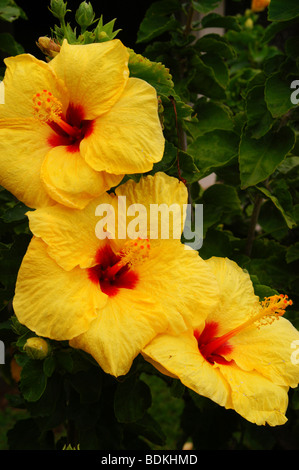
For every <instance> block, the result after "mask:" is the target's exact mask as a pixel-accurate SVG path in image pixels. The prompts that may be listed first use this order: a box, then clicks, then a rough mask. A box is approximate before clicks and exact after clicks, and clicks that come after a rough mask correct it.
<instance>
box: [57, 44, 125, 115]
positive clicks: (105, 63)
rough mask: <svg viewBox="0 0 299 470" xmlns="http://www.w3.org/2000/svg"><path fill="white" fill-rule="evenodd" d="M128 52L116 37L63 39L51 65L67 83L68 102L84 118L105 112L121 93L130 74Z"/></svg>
mask: <svg viewBox="0 0 299 470" xmlns="http://www.w3.org/2000/svg"><path fill="white" fill-rule="evenodd" d="M128 58H129V54H128V51H127V49H126V47H125V46H124V45H123V44H122V43H121V42H120V41H119V40H118V39H114V40H112V41H107V42H103V43H96V44H86V45H84V46H83V45H74V44H71V45H70V44H68V43H67V41H66V40H64V42H63V44H62V47H61V49H60V52H59V54H57V56H56V57H54V59H53V60H52V61H51V62H50V67H51V68H52V69H53V70H54V71H55V73H56V75H57V76H58V77H59V78H61V79H62V80H63V82H64V84H65V85H66V87H67V89H68V91H69V94H70V100H71V103H72V104H73V105H74V106H80V107H83V111H84V118H85V119H94V118H95V117H97V116H99V115H101V114H103V113H106V112H107V111H108V110H109V109H110V108H111V107H112V106H113V105H114V103H115V102H116V101H117V99H118V98H119V96H120V94H121V93H122V91H123V89H124V87H125V85H126V83H127V80H128V76H129V70H128Z"/></svg>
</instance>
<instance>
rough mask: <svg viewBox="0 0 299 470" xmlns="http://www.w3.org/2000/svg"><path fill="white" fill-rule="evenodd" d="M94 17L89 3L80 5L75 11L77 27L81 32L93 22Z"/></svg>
mask: <svg viewBox="0 0 299 470" xmlns="http://www.w3.org/2000/svg"><path fill="white" fill-rule="evenodd" d="M94 17H95V14H94V11H93V8H92V5H91V4H90V3H89V2H88V3H87V2H82V3H80V5H79V8H78V10H77V11H76V15H75V19H76V22H77V23H78V25H79V26H81V29H82V31H83V32H84V31H85V30H86V29H87V28H88V26H90V25H91V24H92V23H93V22H94Z"/></svg>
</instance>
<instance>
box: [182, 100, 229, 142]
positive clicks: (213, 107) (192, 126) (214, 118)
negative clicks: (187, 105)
mask: <svg viewBox="0 0 299 470" xmlns="http://www.w3.org/2000/svg"><path fill="white" fill-rule="evenodd" d="M195 112H196V117H195V118H193V119H192V120H191V121H186V122H185V127H186V129H187V130H188V131H189V132H190V134H191V135H192V137H193V138H194V139H196V138H197V137H199V136H200V135H203V134H205V133H206V132H210V131H214V130H216V129H218V130H224V131H232V130H233V128H234V123H233V120H232V113H231V111H230V109H229V108H228V107H227V106H225V105H224V104H222V103H216V102H213V101H211V100H210V101H206V100H205V99H201V100H200V101H199V102H198V103H197V104H196V106H195Z"/></svg>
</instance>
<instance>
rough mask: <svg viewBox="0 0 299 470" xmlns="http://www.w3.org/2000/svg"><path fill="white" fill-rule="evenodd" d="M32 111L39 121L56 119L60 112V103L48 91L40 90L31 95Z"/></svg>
mask: <svg viewBox="0 0 299 470" xmlns="http://www.w3.org/2000/svg"><path fill="white" fill-rule="evenodd" d="M33 111H34V115H35V117H37V118H38V119H39V120H40V121H43V122H50V121H56V119H59V116H60V114H61V112H62V105H61V103H60V101H59V100H58V99H57V98H55V96H53V95H52V93H51V92H50V91H48V90H42V91H41V92H39V93H36V95H34V97H33Z"/></svg>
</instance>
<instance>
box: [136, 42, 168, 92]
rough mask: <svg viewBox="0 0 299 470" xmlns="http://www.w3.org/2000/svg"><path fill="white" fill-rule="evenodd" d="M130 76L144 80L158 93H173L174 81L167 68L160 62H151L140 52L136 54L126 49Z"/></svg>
mask: <svg viewBox="0 0 299 470" xmlns="http://www.w3.org/2000/svg"><path fill="white" fill-rule="evenodd" d="M128 50H129V53H130V56H129V70H130V77H138V78H140V79H142V80H145V81H146V82H148V83H149V84H150V85H152V86H153V87H154V88H156V90H157V93H158V95H159V94H164V95H166V96H168V95H171V94H173V93H174V91H173V87H174V83H173V81H172V76H171V75H170V72H169V69H167V68H166V67H165V65H163V64H162V63H161V62H152V61H150V60H149V59H147V58H146V57H143V56H142V55H141V54H136V53H135V52H134V51H133V50H132V49H128Z"/></svg>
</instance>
